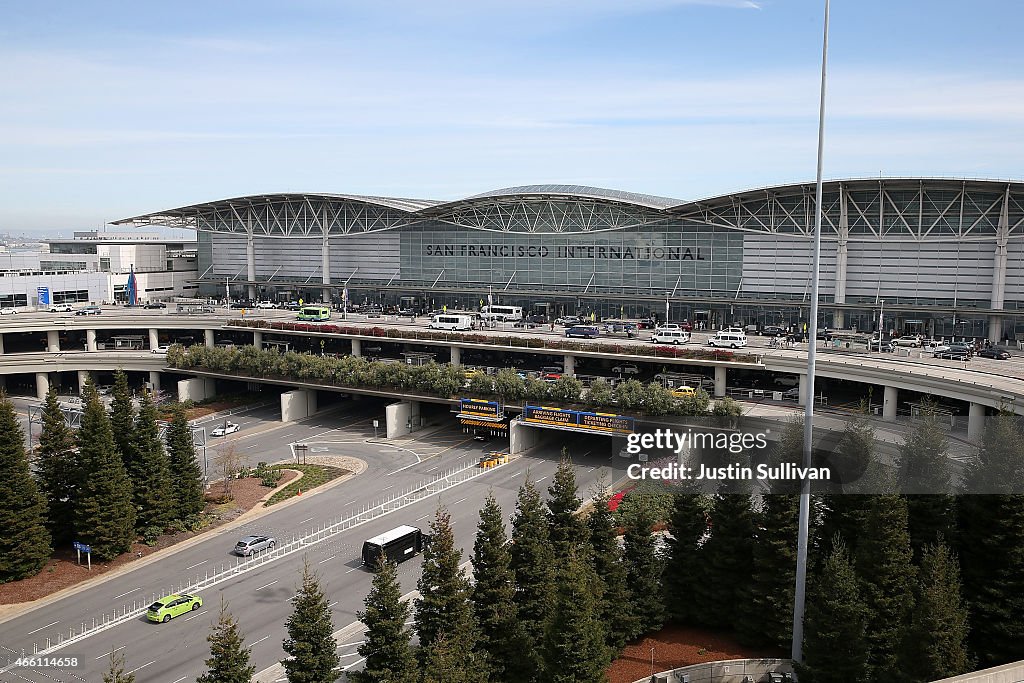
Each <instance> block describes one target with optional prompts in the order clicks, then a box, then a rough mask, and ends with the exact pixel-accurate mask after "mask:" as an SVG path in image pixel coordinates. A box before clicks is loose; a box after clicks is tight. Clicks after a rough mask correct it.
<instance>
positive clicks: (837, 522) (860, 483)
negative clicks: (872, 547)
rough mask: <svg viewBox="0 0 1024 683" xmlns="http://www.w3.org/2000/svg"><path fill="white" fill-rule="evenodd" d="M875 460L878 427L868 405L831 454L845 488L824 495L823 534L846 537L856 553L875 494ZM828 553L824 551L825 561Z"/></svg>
mask: <svg viewBox="0 0 1024 683" xmlns="http://www.w3.org/2000/svg"><path fill="white" fill-rule="evenodd" d="M874 461H875V430H874V427H872V426H871V422H870V421H869V420H868V417H867V405H866V404H863V403H862V404H861V410H860V411H859V412H857V413H855V414H854V416H853V417H852V418H851V419H849V420H848V421H847V422H846V427H845V429H844V431H843V435H842V437H840V439H839V443H837V444H836V447H835V449H834V451H833V453H831V454H830V455H829V456H828V465H829V467H830V468H831V472H832V476H833V478H835V477H836V476H837V474H838V476H839V482H838V483H839V484H840V486H841V488H840V489H839V490H834V491H833V492H832V493H829V494H826V495H825V496H823V497H822V499H821V502H822V508H821V527H820V529H819V537H820V538H822V539H825V541H826V542H831V541H832V540H833V539H835V537H836V536H840V537H841V538H842V539H843V543H844V544H845V546H846V549H847V551H848V552H849V553H850V554H851V555H854V554H856V551H857V538H858V534H859V533H860V530H861V529H863V528H864V518H865V517H866V515H867V510H868V506H869V505H870V503H871V498H870V496H868V495H865V494H868V493H878V492H879V491H876V490H871V489H872V484H873V483H874V482H873V479H872V477H870V476H865V475H866V473H867V472H868V471H869V468H870V467H871V465H872V463H873V462H874ZM827 557H828V553H822V554H821V558H820V559H821V560H822V561H824V559H825V558H827Z"/></svg>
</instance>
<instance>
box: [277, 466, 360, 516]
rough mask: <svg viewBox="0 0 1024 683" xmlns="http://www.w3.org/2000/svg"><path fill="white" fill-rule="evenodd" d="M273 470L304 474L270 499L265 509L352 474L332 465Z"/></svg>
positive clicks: (288, 467)
mask: <svg viewBox="0 0 1024 683" xmlns="http://www.w3.org/2000/svg"><path fill="white" fill-rule="evenodd" d="M271 469H274V470H298V471H300V472H302V478H301V479H297V480H296V481H293V482H291V483H290V484H288V485H287V486H285V487H284V488H283V489H281V490H280V491H277V492H275V493H274V495H272V496H271V497H270V500H268V501H267V502H266V503H264V504H263V507H270V506H271V505H273V504H274V503H280V502H281V501H282V500H288V499H289V498H291V497H292V496H294V495H296V494H297V493H298V492H299V489H302V490H303V491H311V490H312V489H315V488H316V487H317V486H323V485H324V484H326V483H327V482H329V481H332V480H334V479H337V478H338V477H340V476H343V475H345V474H350V472H349V470H346V469H344V468H341V467H331V466H330V465H273V466H272V467H271Z"/></svg>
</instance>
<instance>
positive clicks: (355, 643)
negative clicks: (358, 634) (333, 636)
mask: <svg viewBox="0 0 1024 683" xmlns="http://www.w3.org/2000/svg"><path fill="white" fill-rule="evenodd" d="M365 642H366V641H365V640H357V641H355V642H352V643H342V644H341V645H339V646H338V647H352V646H353V645H362V644H363V643H365ZM348 656H351V655H348Z"/></svg>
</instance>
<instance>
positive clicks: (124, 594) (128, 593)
mask: <svg viewBox="0 0 1024 683" xmlns="http://www.w3.org/2000/svg"><path fill="white" fill-rule="evenodd" d="M140 590H142V589H141V588H133V589H131V590H130V591H128V592H127V593H121V594H120V595H115V596H114V597H112V598H110V599H111V600H117V599H118V598H123V597H124V596H126V595H131V594H132V593H134V592H136V591H140Z"/></svg>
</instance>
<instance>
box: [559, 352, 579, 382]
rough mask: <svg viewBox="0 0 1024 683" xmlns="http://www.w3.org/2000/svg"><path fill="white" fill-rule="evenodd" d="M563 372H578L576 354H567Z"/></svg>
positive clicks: (566, 373)
mask: <svg viewBox="0 0 1024 683" xmlns="http://www.w3.org/2000/svg"><path fill="white" fill-rule="evenodd" d="M563 362H564V365H563V366H562V374H564V375H570V376H571V375H575V374H576V356H574V355H572V354H571V353H567V354H565V360H564V361H563Z"/></svg>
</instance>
